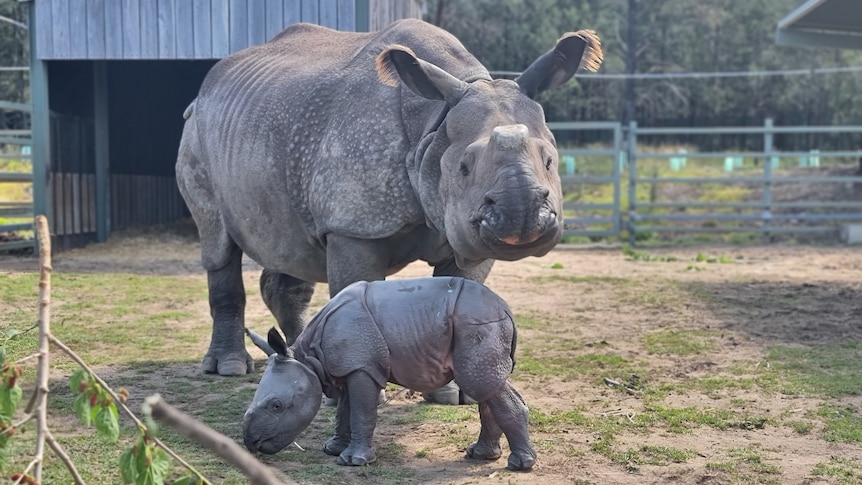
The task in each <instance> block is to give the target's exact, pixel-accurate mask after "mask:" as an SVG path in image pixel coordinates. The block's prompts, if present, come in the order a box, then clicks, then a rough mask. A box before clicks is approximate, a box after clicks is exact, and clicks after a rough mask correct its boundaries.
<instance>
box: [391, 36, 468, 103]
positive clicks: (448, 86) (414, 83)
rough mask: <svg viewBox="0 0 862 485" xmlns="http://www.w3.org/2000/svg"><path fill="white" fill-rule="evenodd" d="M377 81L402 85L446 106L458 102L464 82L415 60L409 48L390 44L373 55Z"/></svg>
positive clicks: (427, 63) (433, 66)
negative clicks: (400, 83)
mask: <svg viewBox="0 0 862 485" xmlns="http://www.w3.org/2000/svg"><path fill="white" fill-rule="evenodd" d="M377 78H378V79H379V80H380V82H381V83H383V84H386V85H387V86H397V85H398V81H399V80H400V81H401V82H403V83H404V85H405V86H407V87H408V88H410V90H411V91H413V92H414V93H416V94H418V95H419V96H422V97H423V98H426V99H436V100H440V101H446V103H448V104H449V106H452V105H454V104H455V103H457V102H458V100H460V99H461V96H463V95H464V92H465V91H466V90H467V83H465V82H464V81H462V80H460V79H458V78H456V77H455V76H453V75H451V74H449V73H448V72H446V71H444V70H443V69H440V68H439V67H437V66H435V65H434V64H431V63H430V62H426V61H423V60H422V59H419V58H418V57H416V54H414V53H413V51H412V50H411V49H410V48H409V47H404V46H403V45H397V44H393V45H390V46H389V47H387V48H386V49H385V50H384V51H383V52H381V53H380V54H379V55H378V56H377Z"/></svg>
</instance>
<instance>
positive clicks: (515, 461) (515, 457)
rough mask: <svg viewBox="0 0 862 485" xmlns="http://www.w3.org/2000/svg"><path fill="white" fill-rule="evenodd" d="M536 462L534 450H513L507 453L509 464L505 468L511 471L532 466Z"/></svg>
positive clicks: (527, 468)
mask: <svg viewBox="0 0 862 485" xmlns="http://www.w3.org/2000/svg"><path fill="white" fill-rule="evenodd" d="M535 463H536V452H535V451H534V450H514V451H512V454H511V455H509V464H508V465H506V468H508V469H509V470H513V471H523V470H529V469H530V468H533V465H534V464H535Z"/></svg>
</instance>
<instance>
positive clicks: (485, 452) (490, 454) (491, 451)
mask: <svg viewBox="0 0 862 485" xmlns="http://www.w3.org/2000/svg"><path fill="white" fill-rule="evenodd" d="M501 456H503V449H502V448H500V443H497V444H496V445H495V446H489V445H487V444H485V443H480V442H476V443H473V444H472V445H470V446H468V447H467V457H468V458H473V459H474V460H489V461H490V460H496V459H497V458H500V457H501ZM510 460H511V458H510Z"/></svg>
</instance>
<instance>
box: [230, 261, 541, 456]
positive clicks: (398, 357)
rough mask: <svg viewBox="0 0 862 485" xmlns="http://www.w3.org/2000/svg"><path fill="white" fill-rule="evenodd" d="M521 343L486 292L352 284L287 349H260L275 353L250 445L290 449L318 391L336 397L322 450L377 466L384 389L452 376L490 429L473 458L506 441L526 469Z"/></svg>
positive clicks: (424, 386) (460, 282) (496, 452)
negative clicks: (331, 428) (513, 381)
mask: <svg viewBox="0 0 862 485" xmlns="http://www.w3.org/2000/svg"><path fill="white" fill-rule="evenodd" d="M250 335H253V337H252V339H253V340H256V341H260V340H262V337H256V336H255V334H253V333H250ZM515 340H516V335H515V324H514V322H513V320H512V315H511V312H510V310H509V307H508V306H507V305H506V303H505V302H504V301H503V300H502V299H501V298H500V297H499V296H497V295H496V294H494V293H493V292H492V291H491V290H489V289H488V288H486V287H485V286H483V285H482V284H480V283H476V282H474V281H470V280H466V279H463V278H457V277H452V278H431V277H427V278H413V279H405V280H392V281H375V282H370V283H369V282H364V281H363V282H357V283H354V284H352V285H350V286H348V287H347V288H345V289H344V291H342V292H341V293H339V294H338V295H336V296H335V297H334V298H333V299H332V300H330V302H329V303H328V304H327V305H326V306H325V307H324V308H323V309H322V310H321V311H320V313H318V314H317V315H316V316H315V317H314V318H313V319H312V320H311V322H309V324H308V327H306V328H305V330H303V332H302V333H301V334H300V335H299V337H298V338H297V339H296V342H295V343H294V344H293V345H292V346H291V347H290V348H289V349H288V348H287V345H286V343H285V342H284V341H283V340H282V338H281V336H280V335H279V334H278V332H277V331H276V330H275V329H272V330H270V333H269V336H268V346H267V345H266V343H265V344H264V345H263V348H264V349H265V350H266V351H267V352H274V353H273V354H272V355H271V356H270V357H269V362H268V364H267V368H266V371H265V372H264V374H263V378H261V381H260V385H259V386H258V388H257V391H256V392H255V395H254V398H253V399H252V402H251V405H250V406H249V408H248V411H246V413H245V418H244V419H243V440H244V441H245V445H246V447H247V448H248V449H249V450H250V451H253V452H254V451H260V452H263V453H270V454H272V453H276V452H278V451H280V450H282V449H284V448H285V447H286V446H288V445H289V444H290V443H292V442H293V441H294V440H295V439H296V437H297V436H298V435H299V434H300V433H301V432H302V431H303V430H304V429H305V428H306V427H307V426H308V425H309V423H310V422H311V420H312V419H313V418H314V415H315V414H316V413H317V411H318V409H319V407H320V401H321V399H320V392H321V389H322V390H323V392H325V393H326V395H327V396H328V397H332V398H338V410H337V412H336V423H335V436H333V437H332V438H330V439H329V440H328V441H327V442H326V444H325V445H324V447H323V450H324V451H325V452H326V453H328V454H330V455H334V456H338V463H339V464H340V465H366V464H368V463H371V462H373V461H374V460H375V458H376V457H375V453H374V449H373V447H372V436H373V434H374V428H375V426H376V424H377V396H378V393H379V391H380V390H381V389H383V387H384V386H385V385H386V382H393V383H395V384H399V385H401V386H405V387H408V388H410V389H415V390H419V391H427V390H432V389H436V388H438V387H440V386H441V385H443V384H445V383H447V382H449V381H450V380H452V379H453V378H454V380H455V382H456V383H457V384H458V385H459V386H460V387H461V389H462V390H463V391H464V392H466V393H467V394H468V395H469V396H471V397H472V398H473V399H475V400H476V401H477V402H478V403H479V416H480V419H481V422H482V429H481V431H480V433H479V439H478V441H477V442H476V443H474V444H472V445H470V446H469V447H468V448H467V456H469V457H471V458H477V459H485V460H496V459H497V458H499V457H500V456H501V454H502V450H501V447H500V436H501V434H503V433H505V435H506V439H507V440H508V442H509V448H510V450H511V454H510V455H509V460H508V468H509V469H512V470H526V469H529V468H531V467H532V466H533V464H534V463H535V461H536V451H535V449H534V448H533V445H532V444H531V443H530V437H529V433H528V429H527V425H528V411H527V406H526V405H525V404H524V402H523V400H522V399H521V396H520V395H519V394H518V393H517V392H516V391H515V390H514V389H513V388H512V386H511V385H510V384H509V382H508V377H509V374H510V373H511V372H512V369H513V367H514V352H515ZM267 347H268V348H267Z"/></svg>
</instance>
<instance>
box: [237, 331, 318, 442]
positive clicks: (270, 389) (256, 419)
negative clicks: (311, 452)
mask: <svg viewBox="0 0 862 485" xmlns="http://www.w3.org/2000/svg"><path fill="white" fill-rule="evenodd" d="M267 342H268V344H269V348H271V350H272V351H273V353H272V354H271V355H270V356H269V362H268V363H267V365H266V370H265V371H264V373H263V377H262V378H261V380H260V384H259V385H258V387H257V391H255V393H254V398H253V399H252V401H251V405H249V407H248V410H247V411H246V412H245V417H244V418H243V422H242V436H243V442H244V443H245V447H246V448H248V449H249V451H252V452H255V451H260V452H261V453H267V454H273V453H277V452H279V451H281V450H283V449H284V448H286V447H287V446H288V445H290V444H291V443H293V441H294V440H295V439H296V437H297V436H299V434H300V433H302V431H303V430H305V428H307V427H308V425H309V424H310V423H311V420H312V419H314V416H316V415H317V411H318V410H319V409H320V399H321V395H322V393H323V390H322V388H321V385H320V380H319V379H318V377H317V375H316V374H315V373H314V372H312V371H311V369H309V368H308V367H306V366H305V365H304V364H302V363H301V362H299V361H298V360H295V359H294V358H293V355H292V352H291V351H290V349H288V348H287V344H286V343H285V341H284V339H283V338H282V337H281V335H280V334H279V333H278V331H277V330H275V329H274V328H273V329H270V331H269V334H268V335H267Z"/></svg>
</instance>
